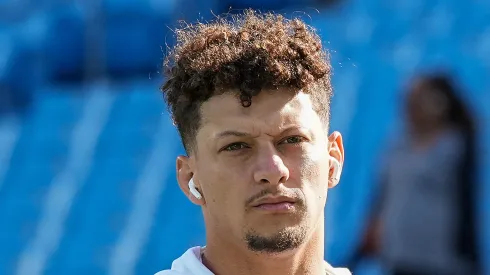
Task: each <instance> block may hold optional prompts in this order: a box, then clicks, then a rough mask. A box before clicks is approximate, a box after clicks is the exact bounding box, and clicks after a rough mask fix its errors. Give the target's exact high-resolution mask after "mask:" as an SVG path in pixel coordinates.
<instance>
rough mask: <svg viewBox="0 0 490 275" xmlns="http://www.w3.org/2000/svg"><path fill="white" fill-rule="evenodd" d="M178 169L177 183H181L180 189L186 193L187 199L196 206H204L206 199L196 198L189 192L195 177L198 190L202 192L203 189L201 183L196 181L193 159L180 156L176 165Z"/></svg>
mask: <svg viewBox="0 0 490 275" xmlns="http://www.w3.org/2000/svg"><path fill="white" fill-rule="evenodd" d="M175 166H176V168H177V182H178V183H179V187H180V189H181V190H182V192H184V194H185V195H186V197H187V198H188V199H189V200H190V201H191V202H192V203H194V204H196V205H201V206H202V205H204V204H205V200H204V197H203V198H201V199H198V198H196V197H195V196H194V195H192V193H191V192H190V191H189V181H190V180H191V179H192V178H193V177H194V183H195V184H196V188H197V189H198V190H199V192H201V194H202V191H201V187H200V185H199V182H198V181H197V180H196V177H195V176H194V173H193V171H192V165H191V159H190V157H187V156H178V157H177V160H176V164H175Z"/></svg>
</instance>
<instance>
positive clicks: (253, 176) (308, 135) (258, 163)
mask: <svg viewBox="0 0 490 275" xmlns="http://www.w3.org/2000/svg"><path fill="white" fill-rule="evenodd" d="M201 121H202V126H201V129H200V130H199V132H198V135H197V137H196V145H197V146H196V148H195V150H196V151H195V152H196V154H194V155H193V156H192V157H191V158H190V159H188V160H186V161H188V162H189V167H190V168H189V169H190V170H192V177H193V179H194V182H195V183H196V185H197V186H198V189H199V191H200V193H201V194H202V195H203V199H202V200H201V205H202V206H203V213H204V218H205V222H206V227H207V230H208V233H210V232H211V233H212V234H216V235H219V236H222V238H223V239H227V241H229V242H231V243H233V244H238V245H243V244H244V243H246V244H247V246H248V248H249V249H251V250H254V251H258V252H282V251H285V250H289V249H293V248H296V247H298V246H299V245H300V244H302V243H303V242H304V241H305V239H307V238H308V237H309V236H311V234H312V233H313V231H315V230H317V229H318V230H323V227H322V226H323V209H324V207H325V202H326V197H327V190H328V187H329V170H330V169H329V156H330V154H329V149H330V145H331V144H330V143H329V140H328V136H327V134H326V132H325V127H324V125H323V123H322V121H321V119H320V117H319V116H318V115H317V113H316V112H315V111H314V110H313V106H312V102H311V100H310V96H309V95H307V94H304V93H301V92H300V93H297V94H294V93H293V92H290V91H281V90H280V91H278V92H272V93H270V92H266V91H264V92H261V93H260V94H259V95H258V96H256V97H254V98H253V101H252V105H251V106H250V107H248V108H244V107H242V106H241V104H240V102H239V101H238V100H237V98H236V96H234V95H232V94H230V93H226V94H223V95H221V96H215V97H213V98H211V99H210V100H209V101H207V102H205V103H204V104H203V105H202V108H201ZM339 140H341V139H339ZM340 142H341V141H340ZM339 146H340V147H341V144H340V145H339ZM340 158H341V157H340ZM181 186H183V184H181Z"/></svg>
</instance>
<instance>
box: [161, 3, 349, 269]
mask: <svg viewBox="0 0 490 275" xmlns="http://www.w3.org/2000/svg"><path fill="white" fill-rule="evenodd" d="M177 35H178V37H177V42H178V43H177V46H176V47H175V48H174V51H173V52H172V53H171V54H170V55H169V57H168V58H167V62H166V65H167V69H168V70H167V71H168V73H169V75H168V78H167V81H166V83H165V84H164V85H163V87H162V90H163V91H164V94H165V99H166V101H167V103H168V106H169V108H170V110H171V113H172V116H173V119H174V122H175V124H176V126H177V128H178V130H179V133H180V135H181V138H182V141H183V144H184V148H185V149H186V152H187V155H186V156H179V157H178V158H177V161H176V169H177V181H178V183H179V186H180V188H181V189H182V191H183V192H184V193H185V195H186V196H187V197H188V198H189V200H190V201H191V202H192V203H194V204H196V205H198V206H200V207H201V209H202V213H203V216H204V221H205V226H206V246H205V247H193V248H190V249H189V250H188V251H187V252H185V253H184V254H183V255H182V256H181V257H179V258H178V259H176V260H175V261H174V262H173V264H172V268H171V270H165V271H161V272H159V273H158V274H159V275H184V274H187V275H190V274H195V275H198V274H220V275H231V274H242V275H246V274H250V275H252V274H253V275H262V274H264V275H265V274H270V275H272V274H291V275H292V274H297V275H300V274H302V275H303V274H304V275H306V274H311V275H324V274H330V275H332V274H350V272H349V271H348V270H347V269H343V268H333V267H332V266H330V265H329V264H328V263H326V262H325V260H324V208H325V203H326V199H327V191H328V189H329V188H332V187H334V186H335V185H336V184H337V183H338V181H339V177H340V172H341V167H342V164H343V161H344V150H343V145H342V137H341V135H340V133H338V132H334V133H332V134H330V135H328V127H329V120H330V98H331V94H332V87H331V83H330V74H331V67H330V63H329V61H328V58H327V55H326V53H325V51H324V49H323V48H322V45H321V41H320V39H319V37H318V36H317V35H316V34H315V33H314V32H313V31H312V30H311V29H310V28H309V27H308V26H307V25H306V24H305V23H304V22H302V21H300V20H298V19H294V20H287V19H285V18H283V17H282V16H280V15H273V14H259V13H257V12H253V11H250V10H247V11H246V12H245V13H244V14H243V15H239V16H235V17H233V19H232V20H225V19H218V20H217V22H215V23H207V24H197V25H195V26H188V27H186V28H185V29H182V30H179V31H177Z"/></svg>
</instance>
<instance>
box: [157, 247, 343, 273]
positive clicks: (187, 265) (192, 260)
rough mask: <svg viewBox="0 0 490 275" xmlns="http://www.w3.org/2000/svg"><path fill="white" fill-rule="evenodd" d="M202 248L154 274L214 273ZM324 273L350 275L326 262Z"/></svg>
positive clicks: (195, 249) (193, 250)
mask: <svg viewBox="0 0 490 275" xmlns="http://www.w3.org/2000/svg"><path fill="white" fill-rule="evenodd" d="M201 250H202V248H201V247H199V246H196V247H192V248H190V249H189V250H187V251H186V252H185V253H184V254H183V255H182V256H180V257H179V258H178V259H176V260H175V261H174V262H173V263H172V268H171V269H169V270H162V271H160V272H158V273H156V274H155V275H214V274H213V273H212V272H211V271H210V270H209V269H207V267H206V266H204V264H203V263H202V258H201ZM326 275H351V273H350V271H349V270H348V269H347V268H333V267H331V266H330V265H329V264H327V263H326Z"/></svg>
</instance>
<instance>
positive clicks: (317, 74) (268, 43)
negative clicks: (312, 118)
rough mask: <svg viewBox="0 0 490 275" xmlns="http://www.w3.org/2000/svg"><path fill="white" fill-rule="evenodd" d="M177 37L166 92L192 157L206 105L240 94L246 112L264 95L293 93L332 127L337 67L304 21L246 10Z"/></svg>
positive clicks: (166, 64)
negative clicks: (283, 90)
mask: <svg viewBox="0 0 490 275" xmlns="http://www.w3.org/2000/svg"><path fill="white" fill-rule="evenodd" d="M175 33H176V36H177V44H176V46H175V47H174V48H173V50H171V51H170V53H169V54H168V56H167V57H166V58H165V61H164V64H163V65H164V72H165V74H166V82H165V83H164V84H163V85H162V87H161V90H162V92H163V94H164V98H165V101H166V103H167V106H168V107H169V111H170V113H171V114H172V118H173V121H174V124H175V125H176V126H177V129H178V131H179V133H180V136H181V138H182V142H183V144H184V147H185V149H186V151H187V152H188V153H189V152H190V151H192V149H193V146H194V143H195V137H196V135H197V131H198V129H199V127H200V107H201V105H202V103H203V102H205V101H207V100H208V99H210V98H211V97H212V96H215V95H219V94H222V93H225V92H233V93H235V94H236V96H237V100H238V101H239V102H240V103H241V105H242V106H243V107H244V108H246V107H249V106H250V105H251V104H252V98H253V96H256V95H257V94H259V92H260V91H261V90H262V89H278V88H280V87H293V88H296V89H297V90H298V91H300V90H302V91H303V92H305V93H308V94H310V95H311V97H312V100H313V104H314V108H315V109H316V111H317V112H318V114H319V116H320V117H321V118H322V120H323V121H324V122H325V123H326V124H327V125H328V118H329V109H330V107H329V106H330V98H331V95H332V87H331V83H330V75H331V66H330V62H329V58H328V54H327V52H326V51H325V50H324V49H323V48H322V44H321V40H320V38H319V36H318V35H317V34H316V33H315V30H314V29H313V28H312V27H310V26H308V25H306V24H305V23H304V22H303V21H302V20H300V19H298V18H295V19H286V18H285V17H284V16H282V15H276V14H272V13H265V14H260V13H258V12H256V11H253V10H246V11H245V12H244V13H243V14H240V15H234V16H231V20H226V19H225V18H223V17H221V18H217V19H216V20H215V21H214V22H212V23H207V24H204V23H197V24H195V25H186V26H184V27H183V28H181V29H178V30H176V32H175ZM327 128H328V126H327Z"/></svg>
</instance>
